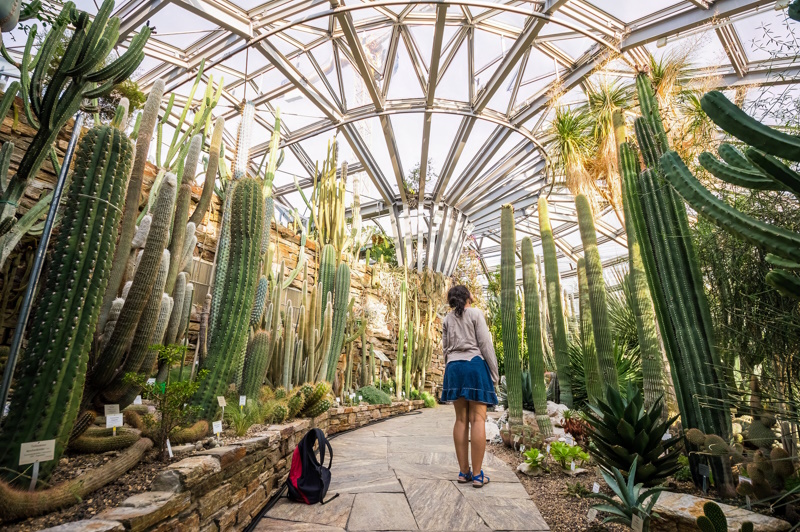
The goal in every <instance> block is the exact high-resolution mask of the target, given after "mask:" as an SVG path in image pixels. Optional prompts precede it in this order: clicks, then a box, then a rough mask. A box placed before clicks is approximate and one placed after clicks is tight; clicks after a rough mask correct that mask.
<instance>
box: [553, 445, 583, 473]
mask: <svg viewBox="0 0 800 532" xmlns="http://www.w3.org/2000/svg"><path fill="white" fill-rule="evenodd" d="M550 456H552V457H553V460H555V461H556V462H558V464H559V465H560V466H561V467H562V468H563V469H567V468H568V467H570V465H571V464H572V462H575V465H576V466H577V465H579V464H581V465H583V464H585V463H586V462H588V461H589V454H588V453H587V452H586V451H584V450H583V449H581V448H580V446H578V445H567V444H566V443H564V442H562V441H556V442H553V443H551V444H550Z"/></svg>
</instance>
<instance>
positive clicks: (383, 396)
mask: <svg viewBox="0 0 800 532" xmlns="http://www.w3.org/2000/svg"><path fill="white" fill-rule="evenodd" d="M359 395H360V396H361V400H362V401H364V402H366V403H369V404H371V405H390V404H392V398H391V397H390V396H389V394H388V393H386V392H384V391H383V390H379V389H378V388H376V387H374V386H364V387H363V388H359V390H358V391H357V392H356V397H358V396H359Z"/></svg>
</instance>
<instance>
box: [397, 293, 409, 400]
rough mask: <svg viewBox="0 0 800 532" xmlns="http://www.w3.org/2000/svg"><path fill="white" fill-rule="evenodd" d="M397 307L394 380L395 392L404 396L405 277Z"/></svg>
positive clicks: (406, 294) (399, 396)
mask: <svg viewBox="0 0 800 532" xmlns="http://www.w3.org/2000/svg"><path fill="white" fill-rule="evenodd" d="M399 299H400V300H399V303H398V309H397V329H398V330H397V368H396V370H395V375H394V381H395V386H396V387H397V389H396V391H395V393H396V395H397V398H398V399H400V398H401V397H402V396H401V394H400V390H401V389H402V387H403V352H404V350H405V343H406V303H407V299H408V281H406V279H405V277H404V278H403V280H402V281H400V298H399Z"/></svg>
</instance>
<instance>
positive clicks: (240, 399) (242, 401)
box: [239, 395, 247, 410]
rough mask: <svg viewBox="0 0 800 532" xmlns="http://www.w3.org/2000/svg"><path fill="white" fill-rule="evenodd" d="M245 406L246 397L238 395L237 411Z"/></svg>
mask: <svg viewBox="0 0 800 532" xmlns="http://www.w3.org/2000/svg"><path fill="white" fill-rule="evenodd" d="M245 404H247V396H246V395H240V396H239V410H241V409H243V408H244V405H245Z"/></svg>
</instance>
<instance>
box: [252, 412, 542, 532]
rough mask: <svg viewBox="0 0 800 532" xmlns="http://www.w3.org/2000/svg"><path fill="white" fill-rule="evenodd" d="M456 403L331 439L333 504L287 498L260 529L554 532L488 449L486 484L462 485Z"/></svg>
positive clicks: (508, 469)
mask: <svg viewBox="0 0 800 532" xmlns="http://www.w3.org/2000/svg"><path fill="white" fill-rule="evenodd" d="M453 418H454V414H453V407H452V406H449V405H448V406H441V405H440V406H439V407H438V408H434V409H426V410H422V413H421V414H418V415H413V414H412V415H407V416H401V417H397V418H394V419H390V420H388V421H385V422H382V423H377V424H375V425H370V426H366V427H362V428H360V429H357V430H355V431H353V432H348V433H345V434H342V435H340V436H337V437H336V438H334V439H332V440H331V445H332V446H333V467H332V468H331V473H332V477H333V480H332V482H331V487H330V490H329V491H328V495H329V496H330V495H333V494H334V493H337V492H338V493H339V494H340V495H339V497H337V498H336V499H334V500H333V501H331V502H329V503H327V504H325V505H320V504H316V505H313V506H307V505H305V504H298V503H293V502H289V501H288V500H287V499H285V498H284V499H281V500H280V501H279V502H278V503H277V504H276V505H275V507H273V508H272V509H271V510H270V511H269V512H268V513H267V515H266V516H264V518H263V519H262V520H261V521H260V522H259V523H258V525H257V526H256V531H259V532H265V531H278V530H281V531H283V530H285V531H309V532H310V531H320V532H342V531H344V530H348V531H350V530H353V531H355V530H429V531H433V530H441V531H448V532H449V531H459V530H482V531H490V530H531V531H539V530H549V529H548V527H547V524H546V523H545V522H544V519H542V516H541V514H540V513H539V510H538V509H537V508H536V505H535V504H534V503H533V501H531V500H530V498H529V497H528V493H527V492H526V491H525V488H524V487H523V486H522V484H520V482H519V480H518V479H517V476H516V474H515V473H514V472H513V471H512V470H511V469H510V468H509V467H508V465H506V464H505V463H504V462H502V461H500V460H499V459H497V458H495V457H494V456H493V455H491V454H488V453H487V455H486V458H485V459H484V466H483V470H484V472H485V473H486V475H488V476H489V477H491V482H490V483H489V484H487V485H486V486H484V487H483V488H481V489H475V488H473V487H472V484H471V483H470V484H458V483H457V482H455V481H454V480H453V478H454V477H455V476H456V475H457V474H458V462H457V461H456V455H455V452H454V450H453V438H452V427H453Z"/></svg>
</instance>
